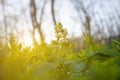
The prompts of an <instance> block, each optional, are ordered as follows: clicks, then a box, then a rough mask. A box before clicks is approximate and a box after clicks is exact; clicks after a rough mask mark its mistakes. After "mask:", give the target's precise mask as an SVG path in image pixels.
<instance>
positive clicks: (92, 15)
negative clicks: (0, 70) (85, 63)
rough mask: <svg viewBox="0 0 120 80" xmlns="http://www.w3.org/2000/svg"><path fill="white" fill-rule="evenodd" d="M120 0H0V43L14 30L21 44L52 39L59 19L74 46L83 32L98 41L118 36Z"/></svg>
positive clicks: (81, 44)
mask: <svg viewBox="0 0 120 80" xmlns="http://www.w3.org/2000/svg"><path fill="white" fill-rule="evenodd" d="M119 21H120V0H0V45H7V44H8V43H7V41H8V40H9V37H10V35H11V34H13V35H14V36H15V38H16V40H17V41H18V42H19V43H22V44H23V46H31V45H33V43H34V42H38V43H40V42H41V41H45V42H47V43H49V44H50V43H51V40H55V37H54V36H55V35H54V33H55V26H54V25H55V24H57V23H59V22H60V23H62V24H63V27H64V28H66V29H67V31H68V38H69V39H70V41H71V42H75V46H76V48H75V49H76V51H77V48H78V49H79V48H82V47H84V45H85V44H84V39H83V35H82V33H83V32H84V33H86V34H90V35H91V36H93V37H94V39H95V41H96V42H98V43H101V42H103V41H104V42H106V43H108V44H110V43H111V40H112V39H117V38H119V37H120V22H119Z"/></svg>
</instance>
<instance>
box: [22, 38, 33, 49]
mask: <svg viewBox="0 0 120 80" xmlns="http://www.w3.org/2000/svg"><path fill="white" fill-rule="evenodd" d="M23 46H24V47H27V46H29V47H32V46H33V41H32V38H31V37H30V36H24V37H23Z"/></svg>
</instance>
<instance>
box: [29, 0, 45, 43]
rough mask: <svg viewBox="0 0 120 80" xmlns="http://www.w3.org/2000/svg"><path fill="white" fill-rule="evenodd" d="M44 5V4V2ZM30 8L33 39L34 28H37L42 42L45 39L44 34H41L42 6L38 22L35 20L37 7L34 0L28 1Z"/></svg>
mask: <svg viewBox="0 0 120 80" xmlns="http://www.w3.org/2000/svg"><path fill="white" fill-rule="evenodd" d="M44 5H45V4H44ZM30 8H31V12H30V14H31V19H32V25H33V40H34V41H35V42H36V39H35V29H37V30H38V33H39V35H40V40H41V42H44V41H45V39H44V35H43V32H42V29H41V23H42V16H43V13H44V12H43V11H44V6H43V8H42V10H41V11H42V12H41V18H40V20H41V22H40V23H39V22H38V21H37V8H36V3H35V0H31V1H30Z"/></svg>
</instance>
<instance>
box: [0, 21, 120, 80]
mask: <svg viewBox="0 0 120 80" xmlns="http://www.w3.org/2000/svg"><path fill="white" fill-rule="evenodd" d="M55 35H56V39H57V40H55V41H52V43H51V44H49V45H48V44H46V43H42V44H36V45H35V46H34V47H33V48H31V47H25V48H22V45H21V44H17V43H16V41H15V38H14V37H13V36H12V35H11V37H10V40H9V46H5V47H0V80H119V79H120V77H119V76H120V42H119V41H118V40H114V41H113V44H112V46H108V45H107V44H101V45H97V44H96V43H95V42H94V39H93V38H92V37H91V36H90V35H85V34H84V37H85V40H86V41H87V43H88V45H89V48H88V49H87V50H81V52H79V53H75V52H74V51H73V43H71V42H70V41H69V40H68V38H67V30H66V29H64V28H63V26H62V24H61V23H59V24H57V25H56V31H55Z"/></svg>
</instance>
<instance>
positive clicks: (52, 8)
mask: <svg viewBox="0 0 120 80" xmlns="http://www.w3.org/2000/svg"><path fill="white" fill-rule="evenodd" d="M54 3H55V0H51V14H52V19H53V23H54V25H56V19H55V11H54Z"/></svg>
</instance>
